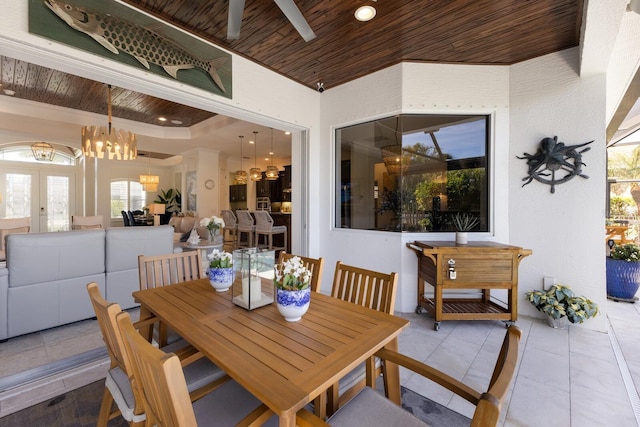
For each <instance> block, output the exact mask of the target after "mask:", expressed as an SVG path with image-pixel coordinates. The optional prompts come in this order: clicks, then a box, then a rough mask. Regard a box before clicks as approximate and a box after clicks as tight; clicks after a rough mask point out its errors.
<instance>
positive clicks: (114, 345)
mask: <svg viewBox="0 0 640 427" xmlns="http://www.w3.org/2000/svg"><path fill="white" fill-rule="evenodd" d="M87 291H88V293H89V298H90V300H91V304H92V306H93V309H94V311H95V314H96V319H97V320H98V325H99V327H100V332H102V337H103V339H104V342H105V345H106V347H107V353H108V354H109V359H110V366H109V370H108V371H107V375H106V379H105V389H104V393H103V396H102V404H101V405H100V412H99V415H98V423H97V425H98V427H106V426H107V423H108V422H109V420H110V419H113V418H115V417H116V416H118V415H122V417H123V418H124V419H125V420H127V421H128V422H129V424H130V425H132V426H140V425H143V423H144V421H145V419H146V416H145V412H144V407H143V406H142V398H141V396H140V395H139V393H140V391H139V389H137V388H136V387H135V386H132V384H131V381H130V378H131V376H132V373H133V371H132V368H131V361H130V359H129V356H128V353H127V352H126V350H125V347H124V342H123V338H122V335H121V333H120V329H119V327H118V324H117V320H116V316H117V315H118V314H119V313H121V312H122V310H121V309H120V306H119V305H118V304H116V303H110V302H109V301H107V300H105V299H104V298H103V297H102V294H101V293H100V288H99V286H98V284H97V283H95V282H92V283H89V284H88V285H87ZM156 320H157V319H150V320H147V321H142V322H137V323H136V325H135V326H136V327H142V326H144V325H148V324H149V323H150V322H154V321H156ZM132 327H133V326H132ZM136 333H137V332H136ZM140 337H141V338H142V336H140ZM149 345H151V344H149ZM163 350H165V351H172V352H174V353H176V354H177V355H179V356H178V357H179V358H180V359H181V360H182V363H183V364H184V375H185V376H186V378H188V384H189V385H188V387H187V388H188V390H189V393H190V396H191V399H192V400H197V399H200V398H201V397H202V396H204V395H205V394H207V393H209V392H210V391H212V390H213V389H215V388H217V387H218V386H219V385H220V383H222V382H224V381H226V380H228V379H229V377H228V376H227V375H226V374H225V372H224V371H222V370H221V369H220V368H218V367H217V366H216V365H214V364H213V363H211V362H210V361H209V360H208V359H206V358H203V357H202V355H201V354H200V353H198V352H197V351H196V350H195V349H194V348H193V347H192V346H190V345H189V344H188V343H187V342H185V341H179V342H175V343H172V344H171V345H169V346H166V347H164V348H163ZM114 402H115V403H116V408H115V409H114V408H113V403H114Z"/></svg>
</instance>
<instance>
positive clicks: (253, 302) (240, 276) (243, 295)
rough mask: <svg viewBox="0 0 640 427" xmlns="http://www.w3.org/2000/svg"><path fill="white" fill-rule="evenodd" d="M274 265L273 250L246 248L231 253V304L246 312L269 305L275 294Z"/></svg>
mask: <svg viewBox="0 0 640 427" xmlns="http://www.w3.org/2000/svg"><path fill="white" fill-rule="evenodd" d="M274 264H275V251H274V250H269V249H258V248H246V249H237V250H235V251H233V271H234V281H233V286H232V287H231V295H232V301H233V303H234V304H236V305H239V306H240V307H243V308H246V309H247V310H253V309H254V308H258V307H262V306H264V305H268V304H271V303H272V302H273V301H274V294H275V287H274V282H273V278H274V269H273V267H274Z"/></svg>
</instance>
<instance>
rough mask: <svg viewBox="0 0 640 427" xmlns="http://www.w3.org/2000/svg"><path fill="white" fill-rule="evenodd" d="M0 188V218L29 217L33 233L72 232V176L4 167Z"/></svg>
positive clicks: (54, 172) (73, 201) (73, 176)
mask: <svg viewBox="0 0 640 427" xmlns="http://www.w3.org/2000/svg"><path fill="white" fill-rule="evenodd" d="M0 188H4V194H3V200H2V202H1V203H0V217H3V218H23V217H30V218H31V232H32V233H37V232H47V231H65V230H70V229H71V214H72V213H73V212H75V194H76V192H75V174H74V173H72V172H64V171H46V170H42V169H40V170H25V169H22V168H15V169H14V168H4V167H3V171H2V173H1V174H0Z"/></svg>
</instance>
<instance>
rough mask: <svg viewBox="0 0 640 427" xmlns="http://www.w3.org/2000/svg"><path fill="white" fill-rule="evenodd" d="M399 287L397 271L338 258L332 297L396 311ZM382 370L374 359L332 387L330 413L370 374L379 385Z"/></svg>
mask: <svg viewBox="0 0 640 427" xmlns="http://www.w3.org/2000/svg"><path fill="white" fill-rule="evenodd" d="M397 287H398V275H397V274H396V273H390V274H387V273H380V272H377V271H373V270H367V269H364V268H359V267H354V266H350V265H346V264H343V263H342V262H341V261H338V262H337V263H336V269H335V273H334V276H333V285H332V289H331V296H333V297H334V298H339V299H341V300H344V301H349V302H352V303H354V304H358V305H361V306H364V307H368V308H371V309H374V310H378V311H381V312H383V313H387V314H393V309H394V307H395V302H396V290H397ZM380 372H381V368H380V362H379V360H376V359H374V358H370V360H368V361H367V362H365V363H363V364H361V365H360V366H358V367H357V368H355V369H353V370H352V371H351V372H349V373H348V374H347V375H345V376H344V377H343V378H342V379H340V382H339V384H338V386H337V387H336V386H335V385H334V386H332V387H330V388H329V390H328V395H327V399H328V408H329V414H331V412H332V410H334V409H335V408H336V407H340V406H342V405H343V404H344V403H345V402H346V401H348V400H349V399H351V398H352V397H353V396H355V395H356V394H357V393H358V392H359V391H360V390H361V389H362V388H364V386H365V385H366V383H367V381H366V379H367V376H369V375H371V377H370V378H374V380H373V381H374V385H375V377H377V376H378V375H379V374H380Z"/></svg>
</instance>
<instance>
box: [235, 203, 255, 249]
mask: <svg viewBox="0 0 640 427" xmlns="http://www.w3.org/2000/svg"><path fill="white" fill-rule="evenodd" d="M236 217H237V218H238V233H237V234H238V236H237V237H238V240H237V244H236V247H238V248H251V247H253V235H254V233H255V232H256V226H255V223H254V221H253V217H252V216H251V214H250V213H249V211H248V210H237V211H236ZM243 234H245V235H246V236H247V240H242V235H243Z"/></svg>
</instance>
